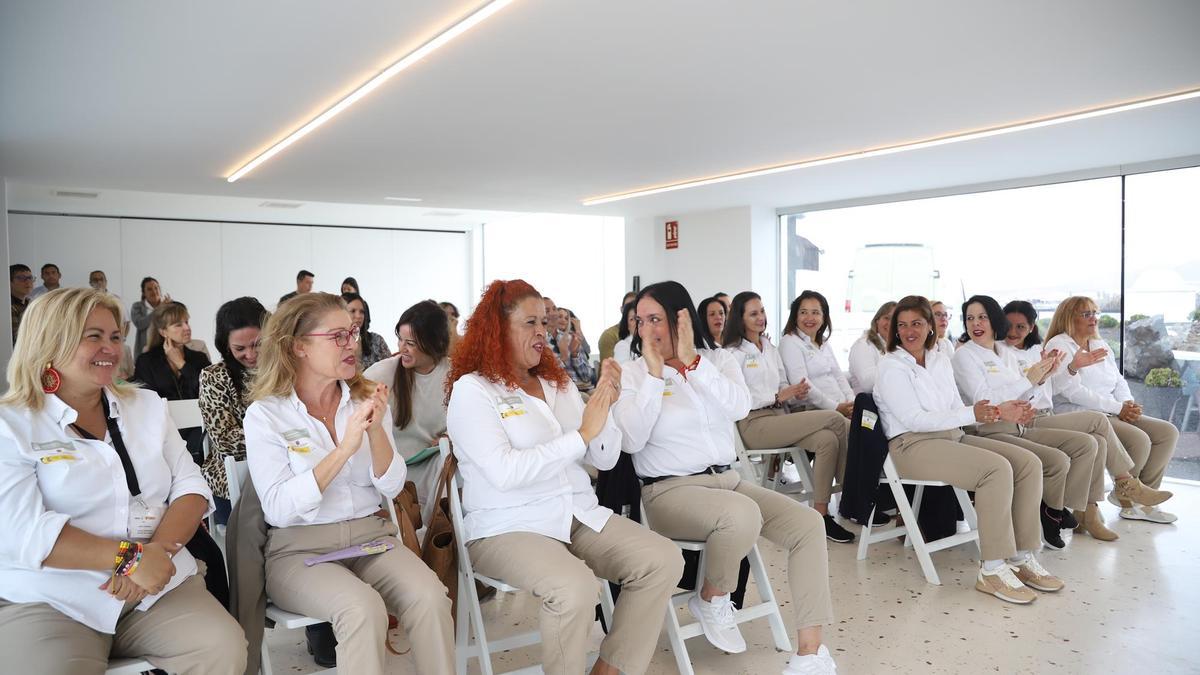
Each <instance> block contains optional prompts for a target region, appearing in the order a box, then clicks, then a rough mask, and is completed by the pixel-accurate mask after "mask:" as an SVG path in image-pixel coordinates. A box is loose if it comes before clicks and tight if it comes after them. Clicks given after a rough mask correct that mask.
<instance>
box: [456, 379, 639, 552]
mask: <svg viewBox="0 0 1200 675" xmlns="http://www.w3.org/2000/svg"><path fill="white" fill-rule="evenodd" d="M539 381H540V382H541V384H542V395H543V396H545V397H546V400H545V401H543V400H542V399H540V398H538V397H536V396H530V395H529V394H527V393H526V392H525V391H524V390H522V389H520V388H516V389H513V388H509V387H508V386H506V385H504V384H502V383H497V382H491V381H489V380H487V379H486V378H484V377H483V376H482V375H479V374H477V373H469V374H467V375H463V376H462V377H460V378H458V381H457V382H455V383H454V392H453V393H452V394H451V395H450V408H449V410H448V412H447V413H446V426H447V428H448V430H449V432H450V440H451V441H453V443H454V454H455V456H456V457H458V475H459V476H460V478H461V480H462V490H463V527H464V528H466V532H465V533H463V536H464V537H466V541H473V540H475V539H482V538H484V537H492V536H495V535H498V534H504V533H506V532H533V533H535V534H541V535H545V536H547V537H553V538H554V539H557V540H559V541H562V542H566V543H570V541H571V519H572V518H575V519H578V520H579V522H581V523H583V524H584V525H586V526H587V527H588V528H590V529H592V530H594V531H596V532H599V531H600V530H601V529H602V528H603V527H604V524H605V523H607V522H608V518H609V516H611V515H612V510H610V509H607V508H605V507H603V506H600V502H599V501H598V500H597V499H596V492H595V491H594V490H593V489H592V483H591V479H590V478H589V477H588V475H587V471H585V470H584V468H583V462H587V463H588V464H591V465H592V466H594V467H596V468H597V469H600V470H602V471H603V470H607V469H611V468H613V466H615V465H616V463H617V458H618V457H619V456H620V454H621V432H620V431H618V430H617V426H616V424H615V423H614V422H613V417H612V414H611V412H610V413H609V416H608V420H607V421H606V422H605V424H604V430H603V431H601V432H600V433H599V434H598V435H597V436H596V437H595V438H593V439H592V440H591V442H590V443H588V444H586V445H585V444H584V442H583V437H582V436H580V435H579V427H580V425H581V424H583V408H584V404H583V397H581V396H580V395H579V389H578V388H576V386H575V383H574V382H569V383H568V384H567V388H566V389H565V390H562V391H559V390H558V389H557V388H556V387H555V385H554V384H553V383H551V382H547V381H545V380H539Z"/></svg>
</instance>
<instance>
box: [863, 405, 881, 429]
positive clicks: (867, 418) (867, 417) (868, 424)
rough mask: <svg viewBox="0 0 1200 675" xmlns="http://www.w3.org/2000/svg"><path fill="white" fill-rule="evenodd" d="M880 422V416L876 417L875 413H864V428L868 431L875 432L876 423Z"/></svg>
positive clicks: (865, 411)
mask: <svg viewBox="0 0 1200 675" xmlns="http://www.w3.org/2000/svg"><path fill="white" fill-rule="evenodd" d="M878 421H879V415H876V414H875V413H873V412H871V411H870V410H864V411H863V414H862V428H864V429H868V430H870V431H874V430H875V423H876V422H878Z"/></svg>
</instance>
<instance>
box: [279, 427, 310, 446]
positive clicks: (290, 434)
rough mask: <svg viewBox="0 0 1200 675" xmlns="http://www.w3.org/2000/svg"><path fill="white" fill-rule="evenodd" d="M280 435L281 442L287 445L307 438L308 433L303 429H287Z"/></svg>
mask: <svg viewBox="0 0 1200 675" xmlns="http://www.w3.org/2000/svg"><path fill="white" fill-rule="evenodd" d="M280 435H281V436H283V440H285V441H288V442H289V443H292V442H295V441H299V440H301V439H304V438H308V432H307V431H305V430H304V429H288V430H286V431H284V432H283V433H282V434H280Z"/></svg>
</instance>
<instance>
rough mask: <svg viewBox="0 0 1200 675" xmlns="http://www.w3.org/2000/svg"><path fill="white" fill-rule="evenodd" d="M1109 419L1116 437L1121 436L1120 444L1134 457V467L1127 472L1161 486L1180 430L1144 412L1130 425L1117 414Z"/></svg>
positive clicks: (1153, 485)
mask: <svg viewBox="0 0 1200 675" xmlns="http://www.w3.org/2000/svg"><path fill="white" fill-rule="evenodd" d="M1109 421H1110V422H1112V426H1113V431H1115V432H1116V434H1117V438H1120V439H1121V443H1122V444H1123V445H1124V446H1125V449H1126V450H1128V451H1129V456H1130V458H1131V459H1133V468H1132V469H1130V470H1129V472H1130V473H1131V474H1133V475H1134V476H1135V477H1136V478H1137V479H1138V480H1140V481H1142V483H1145V484H1146V485H1149V486H1150V487H1152V488H1154V489H1156V490H1157V489H1158V487H1159V486H1160V485H1162V479H1163V473H1165V472H1166V470H1167V464H1169V463H1170V462H1171V457H1172V456H1173V455H1174V454H1175V443H1176V442H1177V441H1178V440H1179V430H1178V429H1176V428H1175V425H1174V424H1171V423H1170V422H1165V421H1163V420H1160V419H1158V418H1157V417H1147V416H1146V415H1142V416H1141V417H1140V418H1138V421H1136V422H1134V423H1133V424H1130V423H1128V422H1123V421H1121V420H1120V419H1118V418H1117V417H1116V416H1110V417H1109Z"/></svg>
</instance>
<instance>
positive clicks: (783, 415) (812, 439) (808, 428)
mask: <svg viewBox="0 0 1200 675" xmlns="http://www.w3.org/2000/svg"><path fill="white" fill-rule="evenodd" d="M737 426H738V432H739V433H741V435H742V442H743V443H745V444H746V448H747V449H759V448H785V447H788V446H792V445H797V446H800V447H801V448H803V449H805V450H807V451H808V452H811V453H813V454H814V455H816V458H815V459H814V460H813V483H814V485H813V491H814V492H815V493H816V494H815V495H814V497H815V499H814V501H815V502H816V503H818V504H828V503H829V497H830V496H831V495H832V494H833V479H834V478H835V477H836V478H837V482H838V485H839V486H841V484H842V479H843V478H844V477H845V475H846V446H847V441H848V439H849V437H850V420H848V419H846V418H845V416H843V415H842V414H841V413H839V412H838V411H836V410H806V411H804V412H794V413H789V412H786V411H784V410H783V409H782V408H762V409H759V410H751V411H750V414H749V415H747V416H746V417H745V419H743V420H741V421H740V422H738V423H737ZM799 459H801V460H804V459H805V458H804V457H800V458H799Z"/></svg>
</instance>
